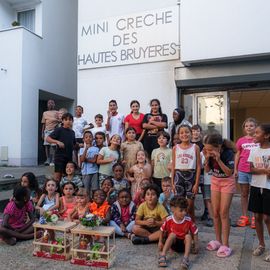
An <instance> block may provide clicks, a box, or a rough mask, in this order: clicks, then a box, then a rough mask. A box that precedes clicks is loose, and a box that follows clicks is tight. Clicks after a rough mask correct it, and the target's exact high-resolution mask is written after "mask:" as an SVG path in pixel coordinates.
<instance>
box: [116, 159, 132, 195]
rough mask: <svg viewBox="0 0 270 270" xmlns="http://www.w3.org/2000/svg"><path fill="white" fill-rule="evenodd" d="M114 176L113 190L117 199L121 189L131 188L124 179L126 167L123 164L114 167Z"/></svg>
mask: <svg viewBox="0 0 270 270" xmlns="http://www.w3.org/2000/svg"><path fill="white" fill-rule="evenodd" d="M113 175H114V176H113V178H112V181H113V189H114V191H115V196H116V197H117V196H118V192H119V191H120V190H121V189H124V188H129V183H128V180H127V179H125V178H124V166H123V165H122V164H121V163H115V164H114V165H113Z"/></svg>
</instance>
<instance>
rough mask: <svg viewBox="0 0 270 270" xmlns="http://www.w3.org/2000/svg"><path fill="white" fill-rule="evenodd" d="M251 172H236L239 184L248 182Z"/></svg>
mask: <svg viewBox="0 0 270 270" xmlns="http://www.w3.org/2000/svg"><path fill="white" fill-rule="evenodd" d="M251 178H252V174H251V173H248V172H240V171H239V172H238V183H239V184H250V182H251Z"/></svg>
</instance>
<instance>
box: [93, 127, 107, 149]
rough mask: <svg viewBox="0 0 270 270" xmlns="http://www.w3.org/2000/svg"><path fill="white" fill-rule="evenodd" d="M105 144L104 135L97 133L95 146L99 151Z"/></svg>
mask: <svg viewBox="0 0 270 270" xmlns="http://www.w3.org/2000/svg"><path fill="white" fill-rule="evenodd" d="M105 144H106V137H105V133H104V132H101V131H98V132H97V133H96V134H95V146H96V147H97V148H98V149H99V150H101V149H102V148H103V147H104V146H105Z"/></svg>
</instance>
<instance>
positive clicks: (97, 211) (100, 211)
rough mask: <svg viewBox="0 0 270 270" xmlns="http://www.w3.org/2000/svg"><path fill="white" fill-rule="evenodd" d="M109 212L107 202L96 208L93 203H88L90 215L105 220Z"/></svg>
mask: <svg viewBox="0 0 270 270" xmlns="http://www.w3.org/2000/svg"><path fill="white" fill-rule="evenodd" d="M109 210H110V205H109V203H108V202H107V201H104V203H103V204H102V205H100V206H98V205H97V204H96V203H95V202H92V203H89V211H90V213H91V214H94V215H97V216H99V217H101V218H105V217H106V215H107V213H108V211H109Z"/></svg>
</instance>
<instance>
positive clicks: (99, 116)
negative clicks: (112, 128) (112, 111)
mask: <svg viewBox="0 0 270 270" xmlns="http://www.w3.org/2000/svg"><path fill="white" fill-rule="evenodd" d="M102 123H103V116H102V114H97V115H96V116H95V124H96V126H95V127H93V128H91V132H92V134H93V137H94V138H95V135H96V133H97V132H103V133H104V134H106V127H104V126H103V125H102Z"/></svg>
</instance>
